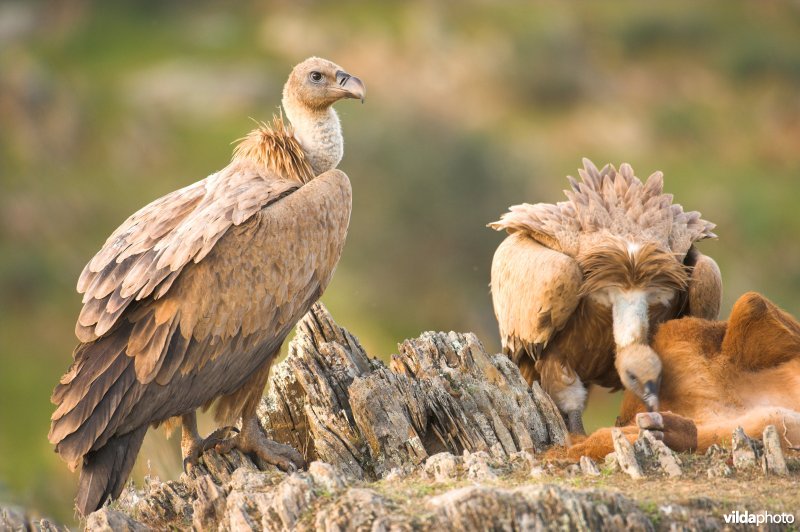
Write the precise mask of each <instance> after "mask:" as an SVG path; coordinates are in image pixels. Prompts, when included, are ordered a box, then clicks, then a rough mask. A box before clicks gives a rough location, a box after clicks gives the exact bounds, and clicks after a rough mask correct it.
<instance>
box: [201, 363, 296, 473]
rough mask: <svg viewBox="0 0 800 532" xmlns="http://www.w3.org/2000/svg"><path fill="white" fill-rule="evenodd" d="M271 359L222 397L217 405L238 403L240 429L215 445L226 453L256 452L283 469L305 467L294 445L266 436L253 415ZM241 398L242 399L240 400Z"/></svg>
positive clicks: (218, 449) (261, 457)
mask: <svg viewBox="0 0 800 532" xmlns="http://www.w3.org/2000/svg"><path fill="white" fill-rule="evenodd" d="M276 353H277V350H276ZM273 360H274V355H273V356H270V357H268V358H267V361H266V362H265V363H264V364H263V365H262V366H261V368H260V369H259V370H257V371H256V372H254V374H253V376H252V377H251V378H250V380H249V382H247V383H246V384H245V385H244V386H243V387H242V388H241V390H240V391H239V392H237V393H236V394H234V395H233V396H229V397H228V398H223V399H222V401H221V403H222V404H221V405H220V407H223V406H224V405H225V404H227V403H229V402H232V403H238V404H241V416H242V431H241V432H240V433H239V434H237V435H236V436H234V437H233V438H230V439H228V440H225V441H224V442H222V443H219V444H217V446H216V448H217V451H218V452H221V453H226V452H228V451H230V450H231V449H233V448H236V449H239V450H240V451H242V452H243V453H245V454H250V455H255V456H256V457H258V459H260V460H261V461H263V462H266V463H268V464H272V465H274V466H277V467H279V468H280V469H283V470H284V471H294V470H296V469H298V468H301V467H304V466H305V460H304V459H303V455H301V454H300V453H299V452H297V450H295V449H294V448H293V447H290V446H288V445H284V444H282V443H278V442H276V441H272V440H270V439H269V438H267V435H266V433H265V432H264V429H263V428H262V427H261V422H260V421H259V420H258V416H257V415H256V410H257V409H258V403H259V400H260V399H261V394H262V392H263V390H264V386H266V384H267V378H268V377H269V369H270V366H272V361H273ZM243 397H244V399H243V400H242V398H243ZM223 410H224V408H223ZM218 413H219V412H218Z"/></svg>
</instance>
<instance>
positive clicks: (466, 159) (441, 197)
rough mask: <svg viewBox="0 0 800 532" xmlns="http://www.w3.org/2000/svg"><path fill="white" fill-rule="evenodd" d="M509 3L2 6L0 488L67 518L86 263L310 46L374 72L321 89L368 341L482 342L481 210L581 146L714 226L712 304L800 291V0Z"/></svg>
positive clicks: (519, 194)
mask: <svg viewBox="0 0 800 532" xmlns="http://www.w3.org/2000/svg"><path fill="white" fill-rule="evenodd" d="M112 4H113V5H112ZM529 4H530V3H526V2H512V1H508V2H480V1H474V2H458V3H456V2H452V3H442V4H435V3H432V2H426V1H424V0H419V1H404V2H399V1H398V2H380V3H375V4H371V5H367V4H362V3H357V2H348V1H341V2H335V3H320V4H317V3H314V2H310V1H304V2H293V3H290V2H280V3H274V4H273V3H268V2H234V3H230V2H229V3H226V4H225V6H224V7H222V6H220V5H218V4H216V3H213V4H212V3H211V2H199V3H198V2H192V3H189V2H158V1H155V0H149V1H141V0H140V1H138V2H134V1H132V0H131V1H128V2H113V3H112V2H90V1H85V0H60V1H55V0H53V1H51V2H23V1H16V2H13V1H12V2H8V1H6V2H3V3H0V495H2V496H3V497H4V498H9V497H10V498H13V499H15V500H16V502H19V503H23V504H26V505H28V506H31V507H34V508H37V509H39V510H40V511H43V512H47V513H49V514H50V515H52V516H54V517H56V518H59V519H61V520H64V521H65V520H69V519H70V518H71V515H72V511H71V499H72V497H73V496H74V490H75V483H76V480H77V477H76V476H75V475H71V474H70V473H69V472H68V471H67V469H66V467H64V464H63V463H62V462H60V461H59V460H58V459H57V457H56V456H55V455H54V454H53V453H52V449H51V447H50V445H49V444H48V442H47V439H46V434H47V430H48V423H49V421H48V419H49V415H50V413H51V405H50V403H49V400H48V398H49V394H50V391H51V389H52V387H53V385H54V384H55V383H56V382H57V380H58V378H59V376H60V375H61V373H62V372H63V371H64V370H65V369H66V368H67V366H68V364H69V360H70V352H71V350H72V347H73V346H74V343H75V340H74V335H73V326H74V320H75V318H76V317H77V313H78V310H79V308H80V297H79V296H78V295H77V294H76V293H75V282H76V279H77V277H78V274H79V272H80V270H81V269H82V267H83V265H84V264H85V262H86V261H87V260H88V259H89V258H90V257H91V256H92V254H93V253H94V252H95V251H96V250H97V249H98V248H99V246H100V245H101V244H102V242H103V241H104V240H105V238H106V237H107V235H108V234H109V233H110V232H111V231H112V230H113V229H114V228H115V227H117V225H118V224H119V223H121V222H122V221H123V220H124V219H125V218H126V217H127V216H128V215H129V214H131V213H132V212H134V211H135V210H136V209H138V208H139V207H141V206H143V205H144V204H146V203H148V202H149V201H151V200H153V199H155V198H156V197H158V196H160V195H162V194H165V193H167V192H169V191H171V190H174V189H176V188H178V187H181V186H184V185H187V184H189V183H191V182H193V181H196V180H198V179H200V178H203V177H205V176H206V175H208V174H209V173H212V172H213V171H215V170H217V169H219V168H221V167H222V166H224V165H225V164H226V162H227V161H228V159H229V157H230V153H231V148H232V146H231V145H230V142H231V141H233V140H234V139H237V138H239V137H241V136H242V135H243V134H244V133H246V132H247V131H248V130H249V129H250V128H251V127H252V122H251V121H250V120H249V118H248V117H254V118H259V119H266V118H269V117H270V116H271V114H272V113H273V112H275V111H276V110H277V107H276V106H277V105H278V103H279V100H280V89H281V86H282V84H283V82H284V80H285V78H286V75H287V74H288V72H289V70H290V68H291V67H292V65H294V64H295V63H297V62H298V61H300V60H302V59H304V58H305V57H307V56H309V55H320V56H324V57H326V58H329V59H332V60H334V61H336V62H337V63H339V64H341V65H342V66H344V67H345V68H347V69H348V71H350V72H351V73H353V74H355V75H358V76H359V77H361V78H362V79H363V80H364V81H365V83H366V84H367V87H368V99H367V103H366V105H364V106H361V105H358V104H356V103H353V102H343V103H342V104H340V105H339V106H338V110H339V113H340V116H341V117H342V123H343V127H344V132H345V138H346V141H347V145H346V148H345V157H344V160H343V161H342V163H341V165H340V168H342V169H343V170H345V171H346V172H347V173H348V174H349V176H350V178H351V180H352V182H353V189H354V196H355V197H354V209H353V217H352V222H351V229H350V233H349V236H348V243H347V246H346V249H345V254H344V257H343V259H342V262H341V263H340V265H339V269H338V271H337V275H336V277H335V279H334V281H333V283H332V284H331V286H330V288H329V290H328V292H327V293H326V295H325V297H324V301H325V302H326V304H327V305H328V307H329V308H330V309H331V311H332V313H333V314H334V316H336V318H337V321H339V322H340V323H342V324H343V325H345V326H346V327H348V328H349V329H350V330H352V331H354V332H355V333H356V334H358V335H359V337H360V338H361V340H362V341H363V343H364V344H365V346H366V347H367V350H368V351H370V352H379V353H385V354H387V355H388V354H390V353H391V352H392V351H393V350H394V349H395V345H396V342H398V341H400V340H402V339H403V338H406V337H413V336H416V335H417V334H418V333H419V332H420V331H421V330H431V329H432V330H451V329H453V330H457V331H468V330H472V331H475V332H476V333H477V334H478V335H479V336H480V337H481V338H482V339H483V340H484V342H485V344H486V346H487V348H488V349H489V350H497V349H499V341H498V338H497V335H496V324H495V322H494V318H493V314H492V309H491V300H490V297H489V292H488V287H487V285H488V281H489V265H490V262H491V257H492V253H493V250H494V248H495V247H496V246H497V244H498V243H499V242H500V241H501V239H502V235H500V234H497V233H495V232H493V231H491V230H489V229H487V228H485V224H486V223H487V222H490V221H493V220H495V219H496V218H497V217H498V216H499V215H500V214H501V213H502V212H504V211H505V209H506V208H507V206H509V205H511V204H514V203H520V202H523V201H528V202H538V201H547V202H551V201H557V200H560V199H562V197H563V195H562V193H561V190H562V189H563V188H564V187H565V185H566V181H565V179H564V176H565V175H566V174H568V173H572V174H574V173H575V169H576V168H577V167H578V166H579V165H580V159H581V157H583V156H588V157H590V158H592V159H593V160H594V161H595V163H597V164H598V165H601V164H604V163H606V162H613V163H615V164H619V163H620V162H623V161H628V162H630V163H631V164H632V165H633V167H634V169H636V170H637V172H638V174H639V175H640V177H646V176H647V175H649V174H650V173H651V172H652V171H655V170H659V169H660V170H663V171H664V173H665V182H666V188H667V189H668V190H669V191H670V192H673V193H674V194H675V196H676V198H677V201H678V202H680V203H682V204H683V205H684V206H685V207H686V208H688V209H696V210H700V211H702V213H703V215H704V216H705V217H706V218H707V219H709V220H712V221H714V222H716V223H717V224H718V228H717V233H718V234H719V236H720V239H719V240H718V241H715V242H706V243H703V244H702V246H701V247H702V251H703V252H705V253H708V254H710V255H712V256H714V257H715V258H716V259H717V260H718V262H719V264H720V266H721V268H722V272H723V277H724V281H725V290H726V293H725V305H724V306H723V313H724V314H727V312H728V310H729V309H730V305H731V303H732V302H733V301H734V300H735V298H736V297H737V296H738V295H739V294H741V293H742V292H743V291H745V290H751V289H752V290H759V291H762V292H764V293H765V294H767V295H768V296H769V297H771V298H772V299H774V300H775V301H776V302H778V303H779V304H781V305H783V306H784V307H785V308H787V309H788V310H789V311H791V312H794V313H798V312H800V303H799V301H800V246H798V245H797V240H798V238H797V236H798V235H800V211H799V210H798V205H800V183H798V179H800V4H799V3H798V2H797V1H794V2H788V1H787V2H778V1H763V2H742V1H733V0H728V1H723V0H719V1H714V2H704V3H697V2H690V1H688V0H681V1H676V2H671V3H668V4H667V3H653V2H635V1H632V0H628V1H623V2H592V3H589V2H586V3H581V4H577V3H567V2H556V1H549V2H540V3H537V4H536V5H535V6H532V5H529ZM606 397H607V396H606ZM600 399H603V398H602V397H601V398H600ZM600 410H602V409H600ZM596 411H598V410H596ZM613 419H614V413H613V403H611V406H610V407H607V408H606V409H605V410H604V411H602V412H601V413H600V414H597V415H595V416H594V418H593V419H590V420H589V423H588V426H589V427H590V428H591V427H595V426H597V425H598V424H601V423H609V422H611V421H613ZM148 438H149V440H148V441H149V442H150V443H149V444H146V447H145V449H144V451H143V453H142V456H141V457H140V458H141V459H140V466H139V469H138V470H139V475H138V476H139V478H141V473H142V472H143V471H146V470H147V467H148V464H150V467H151V468H152V471H153V472H156V473H160V474H162V475H164V474H174V467H175V464H176V463H178V457H177V453H178V451H177V448H176V447H175V444H176V442H172V443H171V445H172V446H173V447H172V448H168V449H166V450H165V447H164V445H163V444H157V443H153V442H161V441H162V440H158V439H157V438H161V436H152V437H151V436H149V437H148ZM153 438H156V439H155V440H154V439H153ZM173 455H174V456H173ZM165 464H166V465H165ZM8 494H10V495H8Z"/></svg>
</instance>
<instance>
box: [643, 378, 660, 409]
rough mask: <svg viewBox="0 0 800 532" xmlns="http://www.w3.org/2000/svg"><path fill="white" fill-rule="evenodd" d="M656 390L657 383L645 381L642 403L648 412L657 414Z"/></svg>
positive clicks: (657, 387)
mask: <svg viewBox="0 0 800 532" xmlns="http://www.w3.org/2000/svg"><path fill="white" fill-rule="evenodd" d="M658 389H659V383H658V382H656V381H647V382H646V383H644V395H642V401H644V404H645V405H646V406H647V411H648V412H658Z"/></svg>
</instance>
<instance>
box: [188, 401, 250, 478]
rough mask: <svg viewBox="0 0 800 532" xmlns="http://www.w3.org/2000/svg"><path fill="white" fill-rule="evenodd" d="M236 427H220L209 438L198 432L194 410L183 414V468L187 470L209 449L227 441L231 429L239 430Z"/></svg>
mask: <svg viewBox="0 0 800 532" xmlns="http://www.w3.org/2000/svg"><path fill="white" fill-rule="evenodd" d="M237 430H238V429H236V427H220V428H218V429H217V430H215V431H214V432H212V433H211V434H209V435H208V437H207V438H205V439H203V438H201V437H200V434H199V433H198V432H197V414H196V413H195V412H194V411H192V412H191V413H189V414H184V415H182V416H181V453H182V454H183V470H184V471H187V470H188V467H189V466H194V465H196V464H197V460H198V459H199V458H200V456H201V455H202V454H203V453H204V452H206V451H207V450H209V449H213V448H214V446H216V445H217V444H220V443H222V442H223V441H225V437H226V436H227V435H228V433H230V432H231V431H237Z"/></svg>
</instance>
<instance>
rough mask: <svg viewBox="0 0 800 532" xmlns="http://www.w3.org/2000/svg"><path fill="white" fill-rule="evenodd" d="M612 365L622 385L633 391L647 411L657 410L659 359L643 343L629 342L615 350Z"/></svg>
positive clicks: (659, 385)
mask: <svg viewBox="0 0 800 532" xmlns="http://www.w3.org/2000/svg"><path fill="white" fill-rule="evenodd" d="M614 365H615V366H616V368H617V372H618V373H619V378H620V380H621V381H622V384H623V386H625V388H627V389H628V390H630V391H632V392H633V393H635V394H636V395H637V396H638V397H639V399H641V400H642V402H643V403H644V404H645V405H646V406H647V410H648V411H649V412H657V411H658V391H659V389H660V388H661V359H660V358H659V357H658V355H657V354H656V352H655V351H653V349H652V348H651V347H650V346H649V345H645V344H631V345H629V346H626V347H623V348H621V349H619V350H618V351H617V356H616V359H615V361H614Z"/></svg>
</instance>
